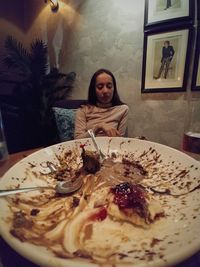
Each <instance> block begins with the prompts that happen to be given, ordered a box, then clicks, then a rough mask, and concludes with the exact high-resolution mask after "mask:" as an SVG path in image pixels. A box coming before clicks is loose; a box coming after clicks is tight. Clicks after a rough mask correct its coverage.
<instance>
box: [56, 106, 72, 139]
mask: <svg viewBox="0 0 200 267" xmlns="http://www.w3.org/2000/svg"><path fill="white" fill-rule="evenodd" d="M52 109H53V112H54V117H55V121H56V126H57V130H58V136H59V139H60V142H64V141H69V140H73V139H74V120H75V112H76V109H66V108H59V107H53V108H52Z"/></svg>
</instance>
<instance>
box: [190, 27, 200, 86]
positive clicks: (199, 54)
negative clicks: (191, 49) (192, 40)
mask: <svg viewBox="0 0 200 267" xmlns="http://www.w3.org/2000/svg"><path fill="white" fill-rule="evenodd" d="M191 90H192V91H200V26H199V27H198V28H197V39H196V48H195V56H194V65H193V75H192V86H191Z"/></svg>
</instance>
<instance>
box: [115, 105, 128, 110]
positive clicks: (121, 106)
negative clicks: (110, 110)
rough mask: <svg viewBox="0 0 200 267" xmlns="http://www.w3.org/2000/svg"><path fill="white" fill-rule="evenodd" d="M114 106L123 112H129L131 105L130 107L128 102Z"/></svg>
mask: <svg viewBox="0 0 200 267" xmlns="http://www.w3.org/2000/svg"><path fill="white" fill-rule="evenodd" d="M114 108H115V109H116V110H120V111H121V112H123V111H124V112H128V111H129V107H128V105H126V104H122V105H118V106H114Z"/></svg>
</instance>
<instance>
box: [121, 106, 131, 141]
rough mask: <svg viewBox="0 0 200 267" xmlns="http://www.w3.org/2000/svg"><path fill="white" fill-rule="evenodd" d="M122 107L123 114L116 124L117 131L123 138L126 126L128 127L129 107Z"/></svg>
mask: <svg viewBox="0 0 200 267" xmlns="http://www.w3.org/2000/svg"><path fill="white" fill-rule="evenodd" d="M123 107H124V112H123V114H122V117H121V119H120V121H119V124H118V130H119V132H120V134H121V136H125V134H126V130H127V125H128V112H129V107H128V106H127V105H123Z"/></svg>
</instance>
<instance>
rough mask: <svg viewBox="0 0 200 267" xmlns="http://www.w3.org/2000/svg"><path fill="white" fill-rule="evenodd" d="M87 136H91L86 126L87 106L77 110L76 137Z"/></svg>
mask: <svg viewBox="0 0 200 267" xmlns="http://www.w3.org/2000/svg"><path fill="white" fill-rule="evenodd" d="M87 137H89V134H88V133H87V128H86V114H85V108H84V107H81V108H79V109H77V111H76V116H75V130H74V139H79V138H80V139H81V138H87Z"/></svg>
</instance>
